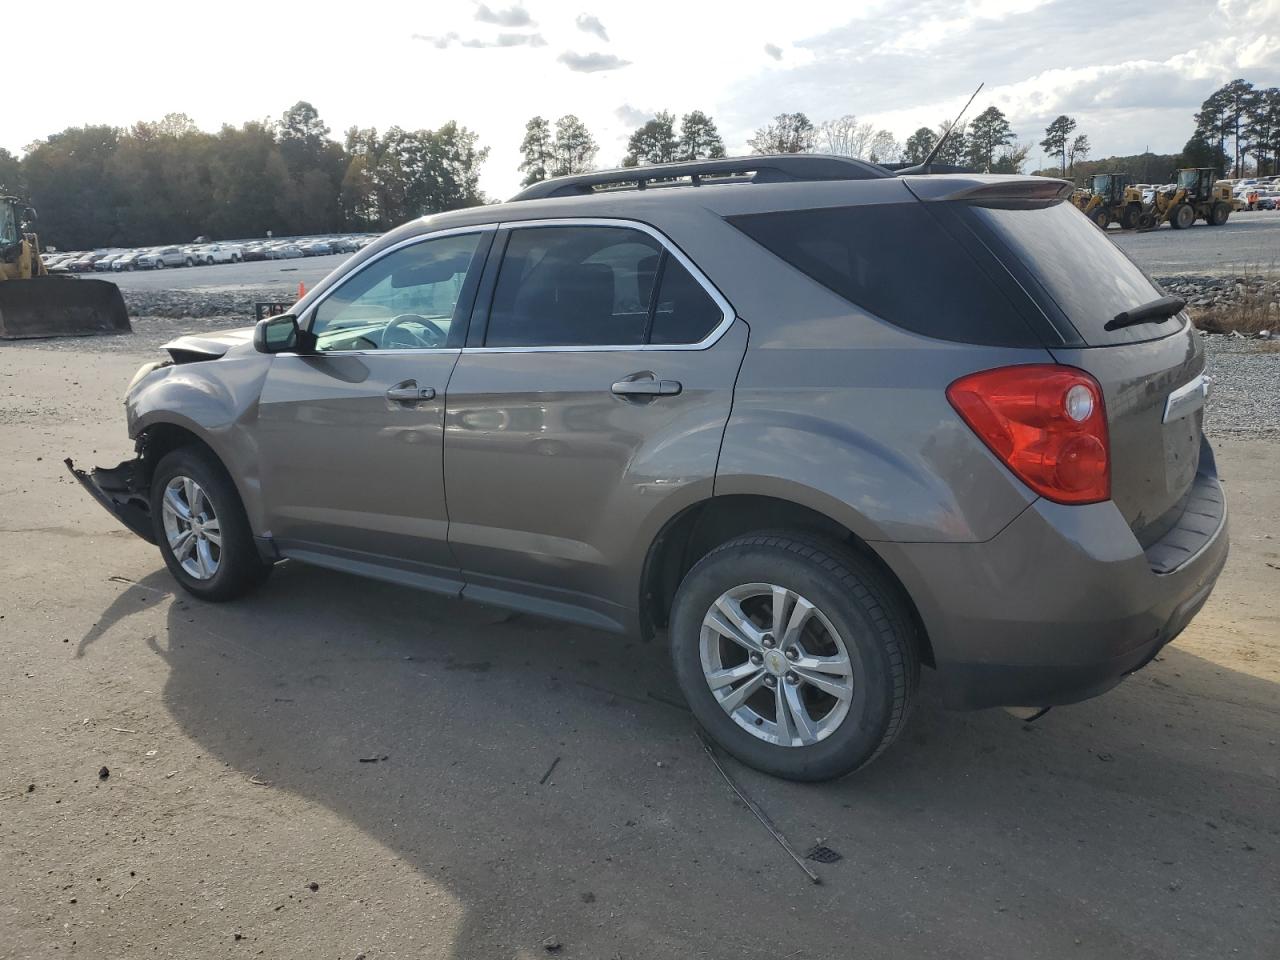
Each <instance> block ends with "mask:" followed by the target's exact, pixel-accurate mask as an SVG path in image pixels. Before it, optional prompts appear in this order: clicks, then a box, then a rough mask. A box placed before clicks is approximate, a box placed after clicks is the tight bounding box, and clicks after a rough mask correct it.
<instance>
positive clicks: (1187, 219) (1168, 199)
mask: <svg viewBox="0 0 1280 960" xmlns="http://www.w3.org/2000/svg"><path fill="white" fill-rule="evenodd" d="M1233 199H1234V198H1233V197H1232V196H1231V184H1229V183H1227V182H1226V181H1225V180H1222V181H1220V180H1218V178H1217V171H1216V170H1214V169H1213V168H1212V167H1187V168H1185V169H1182V170H1179V171H1178V179H1177V182H1176V183H1173V184H1170V185H1169V186H1168V187H1165V188H1162V189H1159V190H1157V191H1156V192H1155V196H1154V198H1153V199H1152V202H1151V204H1150V205H1149V206H1147V207H1146V208H1145V209H1144V210H1143V212H1142V223H1141V224H1140V226H1141V227H1142V229H1144V230H1152V229H1155V228H1156V227H1158V226H1160V224H1162V223H1164V222H1165V221H1166V220H1168V221H1169V225H1170V226H1171V227H1173V228H1174V229H1175V230H1185V229H1186V228H1187V227H1189V226H1191V225H1192V224H1193V223H1195V222H1196V221H1197V220H1203V221H1204V222H1205V223H1207V224H1209V226H1211V227H1220V226H1222V225H1223V224H1224V223H1226V222H1227V219H1228V218H1229V217H1230V216H1231V211H1232V210H1233V209H1234V208H1235V207H1234V203H1233Z"/></svg>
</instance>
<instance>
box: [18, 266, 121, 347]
mask: <svg viewBox="0 0 1280 960" xmlns="http://www.w3.org/2000/svg"><path fill="white" fill-rule="evenodd" d="M132 332H133V328H132V327H131V326H130V325H129V314H128V312H127V311H126V310H125V306H124V298H123V297H122V296H120V288H119V287H117V286H116V285H115V284H114V283H108V282H107V281H106V280H79V279H69V278H68V279H63V278H61V277H38V278H34V279H31V280H3V281H0V339H3V340H23V339H27V338H31V337H88V336H93V335H94V334H99V333H132Z"/></svg>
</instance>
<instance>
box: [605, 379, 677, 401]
mask: <svg viewBox="0 0 1280 960" xmlns="http://www.w3.org/2000/svg"><path fill="white" fill-rule="evenodd" d="M610 389H611V390H612V391H613V393H614V395H615V396H619V397H674V396H676V395H678V394H679V393H680V391H681V390H683V389H684V387H682V386H681V385H680V381H679V380H654V379H653V378H652V377H647V378H645V379H643V380H619V381H618V382H617V383H615V384H614V385H613V386H612V387H610Z"/></svg>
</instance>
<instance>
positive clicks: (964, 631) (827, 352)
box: [68, 156, 1227, 780]
mask: <svg viewBox="0 0 1280 960" xmlns="http://www.w3.org/2000/svg"><path fill="white" fill-rule="evenodd" d="M1069 191H1070V186H1069V185H1068V184H1066V183H1064V182H1062V181H1058V180H1051V179H1044V178H1031V177H994V176H973V175H960V174H955V175H927V174H925V175H921V174H910V173H907V174H902V173H899V174H895V173H893V172H891V171H889V170H886V169H885V168H883V167H879V166H875V165H872V164H867V163H860V162H858V161H851V160H844V159H839V158H833V157H820V156H799V157H751V158H739V159H730V160H719V161H706V162H695V163H692V164H674V165H668V166H664V167H656V168H641V169H630V170H625V171H614V172H609V173H596V174H588V175H584V176H579V177H572V178H566V179H561V180H552V181H549V182H545V183H540V184H537V185H535V186H532V187H530V188H528V189H527V190H525V191H524V192H523V193H521V194H520V195H519V196H517V197H516V198H515V199H514V201H512V202H510V203H506V204H502V205H496V206H483V207H475V208H471V209H466V210H457V211H453V212H450V213H444V214H439V215H436V216H431V217H427V218H424V219H421V220H417V221H415V222H413V223H410V224H406V225H405V226H403V227H401V228H399V229H397V230H394V231H392V232H391V233H389V234H387V235H386V236H384V237H382V238H381V239H380V240H378V241H377V242H375V243H373V244H371V245H370V246H368V247H366V248H365V249H364V250H362V251H361V252H360V253H358V254H356V255H355V256H353V257H352V258H351V259H350V260H348V261H347V262H346V263H344V264H343V265H342V266H341V267H339V268H338V269H337V270H336V271H334V273H332V274H331V275H330V276H329V277H328V278H326V279H325V280H324V281H323V282H322V283H320V284H319V285H318V286H316V287H315V289H313V290H312V291H311V292H310V293H309V294H307V296H305V297H304V298H303V299H302V300H300V301H299V302H298V303H297V304H296V305H295V306H294V307H293V308H292V310H291V311H290V312H289V313H287V314H285V315H283V316H277V317H273V318H270V319H267V320H264V321H262V322H260V323H259V324H258V326H257V327H256V328H255V329H252V330H244V331H237V332H232V333H225V334H219V335H210V336H192V337H184V338H182V339H179V340H177V341H174V342H173V343H171V344H169V345H168V347H167V350H168V352H169V355H170V358H171V359H169V360H167V361H165V362H163V363H152V364H148V365H147V366H146V367H144V368H143V369H142V370H140V371H139V372H138V374H137V375H136V376H135V378H134V381H133V383H132V384H131V385H130V387H129V389H128V394H127V400H126V409H127V416H128V429H129V434H130V436H131V437H133V438H135V439H136V441H137V448H138V457H137V459H134V460H131V461H128V462H126V463H123V464H121V465H120V466H118V467H115V468H112V469H98V470H95V471H93V472H92V473H85V472H82V471H75V473H76V475H77V476H78V477H79V478H80V479H81V480H82V481H83V482H84V483H85V486H86V487H87V488H88V489H89V491H90V492H91V493H93V495H94V496H95V497H97V498H98V500H99V501H100V502H101V503H102V504H103V505H104V506H106V507H107V508H108V509H109V510H111V511H112V512H114V513H115V514H116V515H117V516H118V517H120V518H121V519H122V520H123V521H124V522H125V523H126V525H128V526H129V527H130V528H131V529H132V530H134V531H135V532H137V533H138V534H140V535H141V536H143V537H145V538H147V539H148V540H151V541H153V542H155V543H157V544H158V545H159V547H160V551H161V553H162V554H163V556H164V560H165V563H166V564H167V565H168V567H169V569H170V571H171V572H172V574H173V576H174V577H175V579H177V581H178V582H179V583H180V584H181V585H182V586H183V587H184V588H185V589H186V590H187V591H189V592H190V593H192V594H194V595H195V596H197V597H201V598H204V599H207V600H228V599H231V598H233V597H236V596H239V595H241V594H243V593H244V592H245V591H247V590H249V589H251V588H253V587H254V586H256V585H257V584H259V583H261V582H262V581H263V580H264V579H265V578H266V576H267V574H268V572H269V571H270V570H271V567H272V565H273V564H274V563H276V562H277V561H279V560H282V559H290V560H295V561H302V562H306V563H312V564H317V565H320V566H324V567H329V568H333V569H337V570H343V571H349V572H351V573H356V574H362V575H365V576H369V577H376V578H379V579H382V580H389V581H392V582H395V583H400V584H405V585H407V586H415V587H420V588H423V589H427V590H431V591H435V592H438V593H442V594H447V595H449V596H453V597H462V598H468V599H474V600H480V601H483V602H485V603H491V604H499V605H503V606H507V607H511V608H515V609H518V610H523V611H528V612H530V613H534V614H539V615H544V616H548V617H555V618H560V619H562V620H567V621H572V622H575V623H578V624H583V625H586V626H589V627H593V628H598V629H599V630H601V631H602V632H613V633H623V634H630V635H638V636H641V637H650V636H652V635H654V634H657V633H659V632H665V633H666V635H667V636H668V637H669V640H670V646H671V654H672V657H673V661H674V667H675V674H676V677H677V679H678V682H679V684H680V686H681V688H682V690H683V693H684V695H685V697H686V698H687V700H688V703H689V706H690V707H691V708H692V710H693V713H694V715H695V717H696V718H697V720H698V722H699V723H700V724H701V725H702V726H703V727H704V728H705V729H706V730H707V731H708V732H709V733H710V735H711V736H713V737H714V738H715V740H716V741H718V742H719V743H720V744H721V745H722V746H723V747H724V749H726V750H728V751H729V752H730V753H732V754H734V755H735V756H737V757H738V758H739V759H741V760H742V761H744V762H745V763H748V764H750V765H752V766H754V767H756V768H758V769H760V770H764V771H768V772H770V773H773V774H777V775H780V776H784V777H790V778H795V779H813V780H816V779H822V778H829V777H834V776H839V775H841V774H845V773H848V772H850V771H852V770H855V769H857V768H858V767H860V766H862V765H863V764H865V763H867V762H868V761H870V760H871V759H873V758H874V757H876V756H877V755H878V754H879V753H880V752H881V751H883V750H884V749H885V748H886V747H887V746H888V745H889V744H890V743H891V742H892V741H893V740H894V738H895V737H896V736H897V735H898V734H899V733H900V732H901V730H902V726H903V724H904V722H905V720H906V717H907V715H908V711H909V709H910V706H911V702H912V698H913V696H914V695H915V692H916V686H917V681H918V677H919V668H920V666H921V665H922V664H923V665H926V666H928V667H931V668H933V669H935V670H936V671H937V674H938V678H939V681H940V684H939V686H940V689H941V690H942V692H943V696H944V698H945V700H946V702H947V703H948V704H949V705H950V706H954V707H961V708H978V707H989V706H1017V707H1023V708H1043V707H1046V706H1049V705H1052V704H1064V703H1071V702H1074V701H1078V700H1081V699H1083V698H1086V697H1091V696H1093V695H1095V694H1098V693H1100V692H1102V691H1104V690H1106V689H1108V688H1109V687H1111V686H1113V685H1115V684H1116V683H1117V682H1119V680H1120V679H1121V678H1122V677H1123V676H1125V675H1126V674H1128V673H1131V672H1132V671H1134V670H1137V669H1138V668H1139V667H1141V666H1143V665H1144V664H1146V663H1147V662H1148V661H1149V660H1151V658H1152V657H1153V656H1155V654H1156V653H1157V651H1159V650H1160V648H1161V647H1162V646H1164V645H1165V644H1166V643H1168V642H1169V641H1170V640H1172V639H1173V638H1174V637H1175V636H1177V635H1178V633H1179V632H1180V631H1181V630H1182V629H1183V628H1184V627H1185V626H1186V625H1187V623H1188V622H1189V621H1190V620H1191V618H1192V617H1193V616H1195V614H1196V612H1197V611H1198V610H1199V609H1200V607H1201V606H1202V605H1203V604H1204V602H1205V599H1206V598H1207V597H1208V595H1209V592H1210V590H1211V589H1212V588H1213V585H1214V582H1215V580H1216V579H1217V577H1218V574H1219V572H1220V571H1221V569H1222V566H1223V563H1224V562H1225V559H1226V555H1227V526H1226V506H1225V503H1224V500H1223V496H1222V490H1221V487H1220V486H1219V483H1218V479H1217V475H1216V471H1215V469H1214V458H1213V454H1212V452H1211V450H1210V448H1209V445H1208V444H1207V443H1206V442H1205V439H1204V437H1203V436H1202V433H1201V421H1202V416H1203V414H1202V409H1203V404H1204V397H1205V392H1206V378H1205V376H1204V356H1203V349H1202V347H1201V344H1200V340H1199V337H1198V336H1196V335H1195V333H1194V331H1193V330H1192V328H1191V326H1190V324H1189V322H1188V320H1187V318H1186V315H1185V313H1184V312H1183V306H1184V304H1183V303H1182V302H1181V301H1179V300H1176V299H1174V298H1171V297H1166V296H1163V295H1162V291H1161V290H1159V289H1158V288H1157V287H1156V286H1154V284H1153V283H1152V281H1151V280H1150V279H1149V278H1148V277H1147V276H1146V275H1144V273H1143V272H1142V271H1141V270H1139V269H1138V268H1137V267H1135V266H1134V264H1133V263H1132V262H1130V261H1129V260H1128V259H1127V258H1126V257H1125V256H1124V255H1123V254H1122V253H1121V252H1120V251H1119V250H1118V249H1117V248H1116V247H1115V246H1114V245H1113V244H1112V243H1111V242H1110V241H1109V240H1108V239H1106V237H1105V236H1104V235H1103V234H1102V233H1101V232H1100V231H1098V230H1097V228H1096V227H1094V226H1093V224H1091V223H1090V222H1089V221H1088V220H1087V219H1086V218H1085V217H1084V216H1082V215H1081V214H1080V213H1079V211H1077V210H1076V209H1075V208H1074V207H1073V206H1072V205H1071V204H1070V203H1067V202H1064V201H1065V199H1066V197H1067V195H1068V193H1069ZM68 464H69V465H70V461H68ZM73 470H74V467H73Z"/></svg>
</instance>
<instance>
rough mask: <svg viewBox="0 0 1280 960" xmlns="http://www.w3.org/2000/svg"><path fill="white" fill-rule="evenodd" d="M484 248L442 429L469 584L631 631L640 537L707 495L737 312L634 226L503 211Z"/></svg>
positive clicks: (476, 590)
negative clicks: (515, 216) (511, 217)
mask: <svg viewBox="0 0 1280 960" xmlns="http://www.w3.org/2000/svg"><path fill="white" fill-rule="evenodd" d="M499 251H502V254H501V257H500V258H499V256H498V253H499ZM489 259H490V266H489V267H488V268H487V269H486V274H485V280H484V283H483V285H482V289H483V290H484V293H482V294H481V298H480V303H478V304H477V311H476V316H475V317H474V318H473V321H472V328H473V329H472V334H471V336H469V338H468V346H467V347H466V348H465V349H464V350H463V352H462V356H461V357H460V358H459V361H458V365H457V367H456V368H455V370H454V374H453V377H452V379H451V380H450V382H449V393H448V404H447V416H446V427H445V482H446V487H447V489H448V494H449V518H450V524H449V542H450V545H451V546H452V548H453V553H454V556H455V557H456V558H457V560H458V562H459V564H460V566H461V567H462V570H463V578H464V580H465V581H466V586H465V588H464V595H465V596H468V597H471V598H475V599H480V600H487V601H492V602H498V603H507V604H512V605H515V606H517V607H522V608H525V609H533V610H541V611H543V612H545V613H548V614H552V615H557V616H560V617H565V618H568V619H575V620H578V621H579V622H584V623H589V624H593V625H595V626H599V627H604V628H610V629H619V628H623V629H625V628H626V627H627V626H628V625H629V623H630V622H631V617H632V616H633V613H634V609H635V607H636V606H637V600H638V597H637V596H636V590H637V584H638V582H639V571H640V567H641V566H642V564H643V559H644V552H645V549H646V548H647V546H648V544H649V543H650V542H651V541H652V539H653V537H654V536H655V535H656V534H657V532H658V529H659V528H660V527H661V525H662V524H663V523H664V522H665V521H666V520H667V519H669V518H670V517H671V516H673V515H674V514H675V513H676V512H678V511H679V510H680V509H681V508H682V507H683V506H686V505H689V504H692V503H694V502H696V501H698V500H700V499H702V498H703V497H707V496H710V495H711V489H712V484H713V481H714V476H715V466H716V459H717V456H718V454H719V449H720V439H721V436H722V434H723V431H724V426H725V423H726V421H727V419H728V416H729V406H730V401H731V399H732V393H733V384H734V380H735V378H736V376H737V371H738V367H739V364H740V361H741V359H742V355H743V351H744V350H745V348H746V325H745V324H744V323H743V322H742V321H741V320H735V319H734V315H733V312H732V308H731V307H730V306H729V304H728V303H727V302H726V301H725V299H724V297H723V296H721V295H720V294H719V292H718V291H716V290H715V288H714V287H713V286H712V285H711V284H710V283H709V282H708V281H707V280H706V278H705V277H703V276H702V274H701V273H700V272H698V270H697V268H696V267H695V266H694V265H693V264H692V263H690V262H689V261H688V259H687V258H686V257H685V256H684V255H683V254H682V253H680V252H679V251H678V250H676V249H675V248H674V246H673V245H671V244H670V243H669V242H668V241H666V240H665V238H663V237H662V236H661V235H660V234H658V233H657V231H655V230H653V229H652V228H649V227H647V226H644V225H641V224H638V223H634V222H630V221H609V220H578V221H567V222H556V221H539V222H530V223H519V224H515V223H513V224H504V225H503V230H502V231H501V232H500V233H499V237H498V239H497V240H495V244H494V253H493V254H492V255H491V256H490V258H489ZM473 338H474V341H475V342H474V343H473V342H472V340H473Z"/></svg>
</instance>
